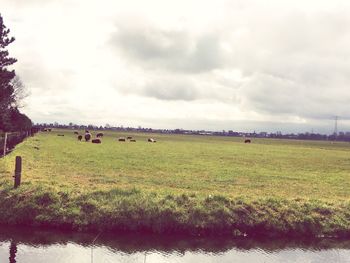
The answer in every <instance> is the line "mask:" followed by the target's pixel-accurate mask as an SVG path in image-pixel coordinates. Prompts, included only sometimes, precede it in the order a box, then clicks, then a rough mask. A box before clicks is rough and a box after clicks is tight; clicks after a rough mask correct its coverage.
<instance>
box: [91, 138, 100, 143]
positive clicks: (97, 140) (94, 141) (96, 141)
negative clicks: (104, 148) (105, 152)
mask: <svg viewBox="0 0 350 263" xmlns="http://www.w3.org/2000/svg"><path fill="white" fill-rule="evenodd" d="M91 142H92V143H101V140H100V139H98V138H97V139H92V141H91Z"/></svg>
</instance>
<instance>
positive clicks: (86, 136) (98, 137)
mask: <svg viewBox="0 0 350 263" xmlns="http://www.w3.org/2000/svg"><path fill="white" fill-rule="evenodd" d="M43 131H51V129H45V130H43ZM74 134H75V135H78V136H77V138H78V140H79V141H82V140H83V138H84V139H85V141H86V142H89V141H90V140H91V142H92V143H102V141H101V138H102V137H103V132H99V133H97V134H96V138H92V134H91V133H90V132H89V131H88V130H85V134H84V137H83V135H81V134H79V132H77V131H75V132H74ZM57 136H64V134H57ZM118 141H119V142H127V141H129V142H136V140H135V139H134V138H133V137H131V136H127V137H126V138H125V137H119V138H118ZM147 141H148V142H157V141H156V140H155V139H153V138H148V139H147ZM251 142H252V141H251V139H245V140H244V143H251Z"/></svg>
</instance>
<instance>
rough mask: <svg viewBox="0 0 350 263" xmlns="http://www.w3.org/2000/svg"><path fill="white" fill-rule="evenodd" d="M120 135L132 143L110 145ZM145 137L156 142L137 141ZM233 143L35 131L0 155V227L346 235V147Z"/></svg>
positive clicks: (349, 219) (349, 172) (349, 155)
mask: <svg viewBox="0 0 350 263" xmlns="http://www.w3.org/2000/svg"><path fill="white" fill-rule="evenodd" d="M80 133H83V132H82V131H80ZM96 133H97V132H94V134H96ZM57 134H64V135H65V136H57ZM120 136H133V137H134V138H135V139H136V142H118V141H117V138H118V137H120ZM149 137H152V138H156V140H157V142H156V143H149V142H147V138H149ZM243 141H244V139H243V138H237V137H215V136H198V135H197V136H193V135H167V134H142V133H134V134H133V133H126V132H123V133H120V132H106V131H105V132H104V137H103V138H102V144H92V143H91V142H90V143H87V142H84V141H82V142H79V141H78V140H77V139H76V135H74V134H73V131H71V130H53V131H52V132H46V133H44V132H41V133H39V134H38V135H37V136H35V137H32V138H29V139H27V140H26V141H25V142H23V143H21V144H20V145H18V146H17V147H16V149H15V151H14V152H12V153H11V154H9V155H7V156H6V157H5V158H3V159H0V174H1V178H0V189H1V192H0V209H1V210H2V211H6V212H4V213H2V215H0V223H4V224H24V225H39V226H42V225H45V226H51V227H52V226H53V227H60V228H69V229H78V230H80V229H92V230H104V231H107V230H108V231H112V230H125V231H146V232H156V233H164V232H181V233H189V234H196V235H197V234H230V235H242V234H244V235H245V234H249V235H312V236H319V235H329V236H347V235H349V233H350V195H349V192H350V180H349V179H350V144H349V143H346V142H329V141H297V140H278V139H252V143H251V144H245V143H243ZM16 155H20V156H22V158H23V175H22V176H23V178H22V185H21V187H19V188H18V189H15V190H13V189H12V188H13V178H12V175H13V171H14V158H15V156H16Z"/></svg>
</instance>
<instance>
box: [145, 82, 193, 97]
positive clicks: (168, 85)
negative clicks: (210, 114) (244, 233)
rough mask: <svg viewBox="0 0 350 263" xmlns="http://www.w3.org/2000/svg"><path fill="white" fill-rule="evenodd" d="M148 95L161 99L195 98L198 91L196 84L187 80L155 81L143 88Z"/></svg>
mask: <svg viewBox="0 0 350 263" xmlns="http://www.w3.org/2000/svg"><path fill="white" fill-rule="evenodd" d="M142 94H143V95H144V96H147V97H154V98H157V99H161V100H187V101H191V100H195V99H196V98H197V97H198V92H197V90H196V88H195V87H194V84H193V83H191V82H188V81H187V82H186V81H175V82H174V81H172V82H164V81H154V82H151V83H148V84H147V85H146V86H145V87H144V89H143V90H142Z"/></svg>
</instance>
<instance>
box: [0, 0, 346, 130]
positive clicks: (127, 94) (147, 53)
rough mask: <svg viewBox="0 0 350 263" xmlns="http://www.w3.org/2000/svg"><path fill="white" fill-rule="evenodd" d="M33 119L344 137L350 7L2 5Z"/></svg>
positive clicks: (151, 2) (237, 2)
mask: <svg viewBox="0 0 350 263" xmlns="http://www.w3.org/2000/svg"><path fill="white" fill-rule="evenodd" d="M0 12H1V14H2V16H3V17H4V22H5V24H6V26H7V27H9V28H10V29H11V33H12V35H13V36H15V37H16V41H15V42H14V43H13V44H12V46H11V48H10V52H11V55H12V56H14V57H16V58H17V59H18V62H17V63H16V65H15V69H16V72H17V74H18V75H19V76H20V77H21V78H22V80H23V82H24V83H25V85H26V87H27V88H28V90H29V91H30V96H29V97H28V98H27V99H26V103H25V104H26V106H25V108H23V111H24V112H25V113H26V114H28V115H29V117H31V118H32V120H33V121H34V122H54V121H58V122H61V123H69V122H74V123H80V124H89V123H92V124H97V125H104V124H106V123H109V124H111V125H118V126H119V125H124V126H133V127H137V126H139V125H140V126H146V127H153V128H184V129H206V130H222V129H225V130H229V129H232V130H241V131H253V130H256V131H282V132H298V131H309V132H310V131H312V130H313V131H315V132H323V133H331V132H332V131H333V129H334V121H333V120H332V118H334V116H336V115H337V116H340V121H339V123H338V126H339V130H343V131H350V121H349V119H350V107H349V102H350V1H348V0H343V1H337V0H327V1H325V0H291V1H288V0H284V1H281V0H274V1H268V0H266V1H262V0H255V1H253V0H230V1H222V0H215V1H209V0H208V1H203V0H198V1H197V0H194V1H192V0H176V1H174V0H173V1H167V0H157V1H155V0H148V1H141V0H139V1H134V0H128V1H119V0H103V1H101V0H0Z"/></svg>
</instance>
